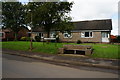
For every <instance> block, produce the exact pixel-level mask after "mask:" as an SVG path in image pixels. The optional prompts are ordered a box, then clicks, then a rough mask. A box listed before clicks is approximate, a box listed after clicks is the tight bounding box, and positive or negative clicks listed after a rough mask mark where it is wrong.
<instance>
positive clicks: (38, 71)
mask: <svg viewBox="0 0 120 80" xmlns="http://www.w3.org/2000/svg"><path fill="white" fill-rule="evenodd" d="M2 61H3V64H2V77H3V78H118V74H114V73H109V72H100V71H89V70H82V69H76V68H71V67H66V66H60V65H54V64H50V63H45V62H41V61H40V60H35V59H31V58H26V57H20V56H15V55H8V54H3V58H2Z"/></svg>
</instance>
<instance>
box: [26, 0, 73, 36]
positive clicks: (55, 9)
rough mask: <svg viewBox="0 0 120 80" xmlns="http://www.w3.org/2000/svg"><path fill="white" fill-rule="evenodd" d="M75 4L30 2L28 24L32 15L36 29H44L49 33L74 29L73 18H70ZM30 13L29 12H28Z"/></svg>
mask: <svg viewBox="0 0 120 80" xmlns="http://www.w3.org/2000/svg"><path fill="white" fill-rule="evenodd" d="M72 5H73V3H69V2H30V3H28V5H27V6H28V7H27V9H30V10H31V12H28V15H27V18H26V19H27V23H31V19H30V15H31V14H32V24H33V26H34V27H42V28H43V29H44V30H45V31H46V32H48V37H49V33H50V30H51V29H54V30H60V31H65V30H70V29H72V28H73V26H72V23H70V21H71V17H70V16H68V14H69V12H70V11H71V7H72ZM27 11H28V10H27Z"/></svg>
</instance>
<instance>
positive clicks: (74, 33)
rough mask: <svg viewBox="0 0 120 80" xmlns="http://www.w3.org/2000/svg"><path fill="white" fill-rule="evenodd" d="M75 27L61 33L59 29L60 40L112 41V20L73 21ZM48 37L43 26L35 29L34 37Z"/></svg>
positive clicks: (52, 34)
mask: <svg viewBox="0 0 120 80" xmlns="http://www.w3.org/2000/svg"><path fill="white" fill-rule="evenodd" d="M73 24H74V29H73V30H71V33H67V32H64V33H61V32H59V31H58V35H59V40H60V41H61V42H77V41H78V40H80V41H82V42H110V34H111V30H112V20H111V19H105V20H90V21H77V22H73ZM54 34H55V31H51V33H50V37H51V38H53V37H54ZM35 36H40V37H41V38H45V37H46V32H45V31H44V30H43V29H41V28H35V29H34V30H33V34H32V37H33V38H34V37H35Z"/></svg>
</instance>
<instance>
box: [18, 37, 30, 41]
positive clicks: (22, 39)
mask: <svg viewBox="0 0 120 80" xmlns="http://www.w3.org/2000/svg"><path fill="white" fill-rule="evenodd" d="M20 40H21V41H30V37H21V38H20Z"/></svg>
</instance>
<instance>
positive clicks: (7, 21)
mask: <svg viewBox="0 0 120 80" xmlns="http://www.w3.org/2000/svg"><path fill="white" fill-rule="evenodd" d="M24 17H25V12H24V6H23V5H22V4H21V3H20V2H3V3H2V19H3V20H2V23H3V27H5V28H10V29H12V30H13V31H14V33H15V40H17V35H18V32H19V30H20V28H21V27H25V21H24V20H25V18H24Z"/></svg>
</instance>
